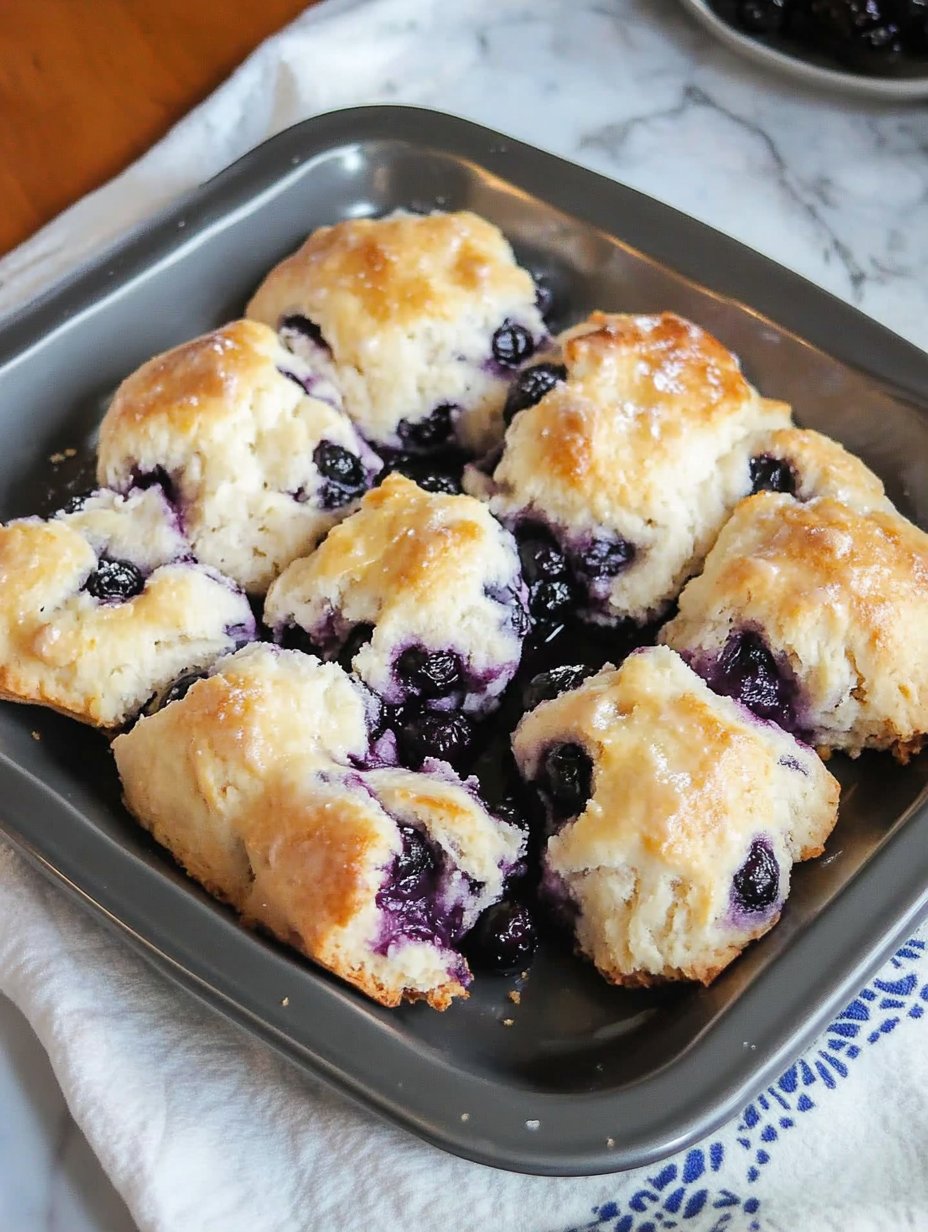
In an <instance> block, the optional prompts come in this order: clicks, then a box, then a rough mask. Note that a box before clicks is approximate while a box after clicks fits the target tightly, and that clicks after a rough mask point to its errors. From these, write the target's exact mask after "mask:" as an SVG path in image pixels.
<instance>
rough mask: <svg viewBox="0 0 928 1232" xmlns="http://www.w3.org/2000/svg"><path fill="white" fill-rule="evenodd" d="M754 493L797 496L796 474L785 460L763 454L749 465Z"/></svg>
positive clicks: (753, 459)
mask: <svg viewBox="0 0 928 1232" xmlns="http://www.w3.org/2000/svg"><path fill="white" fill-rule="evenodd" d="M749 469H750V474H751V491H752V492H785V493H787V494H788V495H789V496H795V495H796V488H797V487H798V480H797V477H796V472H795V471H794V470H793V468H792V466H790V464H789V462H787V461H786V460H785V459H784V458H775V457H773V456H772V454H769V453H761V454H758V455H757V457H755V458H752V459H751V461H750V463H749Z"/></svg>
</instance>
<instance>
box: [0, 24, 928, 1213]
mask: <svg viewBox="0 0 928 1232" xmlns="http://www.w3.org/2000/svg"><path fill="white" fill-rule="evenodd" d="M797 99H798V100H799V102H798V103H797ZM375 101H403V102H419V103H425V104H430V105H434V106H437V107H442V108H444V109H447V110H452V111H456V112H458V113H460V114H465V115H468V116H470V117H472V118H475V119H480V120H483V121H484V122H487V123H490V124H492V125H494V126H496V127H498V128H502V129H505V130H508V131H509V132H511V133H513V134H514V135H516V136H521V137H524V138H525V139H527V140H530V141H534V142H535V143H536V144H541V145H545V146H548V147H549V148H554V149H555V150H557V151H558V152H560V153H565V154H568V155H573V156H575V157H579V158H582V159H583V160H585V161H587V162H590V163H592V164H595V165H596V166H598V167H599V169H602V170H612V171H613V172H614V173H616V174H620V175H621V176H622V177H623V178H625V179H627V180H628V181H629V182H632V183H634V184H635V185H636V186H639V187H644V188H646V189H648V190H650V191H654V192H658V193H659V194H660V195H663V196H665V197H666V198H668V199H671V200H672V201H673V203H674V204H677V205H680V206H681V207H682V208H685V209H688V210H689V212H691V213H694V214H698V215H701V216H703V217H705V218H707V219H708V220H709V221H711V222H715V223H716V224H717V225H721V226H723V227H724V228H725V229H727V230H730V231H732V232H734V233H737V234H739V236H740V237H741V238H744V239H747V240H749V241H753V242H754V243H755V245H756V246H758V247H761V248H764V249H766V251H768V252H769V253H771V255H773V256H777V257H779V258H780V259H782V260H786V261H788V262H789V263H791V264H793V265H794V267H796V268H798V269H801V270H803V271H805V272H807V273H809V274H811V275H812V276H813V277H815V278H816V279H817V280H818V281H820V282H822V283H825V284H827V285H829V286H830V287H832V289H834V290H836V291H837V292H838V293H839V294H843V295H845V296H846V297H847V298H852V299H856V300H857V301H858V302H859V303H861V304H862V305H863V306H864V307H865V308H867V309H869V310H870V311H872V312H873V313H874V314H876V315H881V316H882V317H883V319H885V320H887V321H888V322H890V323H892V324H894V325H895V326H896V327H897V328H899V329H901V330H905V331H907V332H908V333H909V335H910V336H912V337H913V338H915V340H916V341H922V342H924V341H925V340H926V329H925V322H926V321H928V311H926V309H928V290H926V288H928V279H926V278H925V277H924V271H925V268H926V262H928V242H926V231H928V228H924V227H922V228H918V227H908V228H906V227H905V226H904V225H902V224H903V222H904V220H905V219H906V218H908V217H909V216H910V213H911V211H912V210H913V208H915V206H916V205H917V203H919V202H924V200H925V199H926V198H928V169H926V167H925V165H924V160H922V161H921V162H918V161H917V159H916V158H915V157H914V156H915V151H916V148H917V145H918V142H919V140H920V138H919V136H918V126H917V124H916V123H915V121H914V119H913V118H912V116H911V113H906V112H903V111H898V112H897V111H892V110H890V109H885V108H883V109H871V110H866V109H862V108H855V107H853V106H850V105H848V106H837V105H834V104H830V103H828V102H825V101H821V102H820V101H816V100H813V99H811V98H803V97H802V96H801V93H800V92H798V91H797V90H796V89H795V87H793V86H792V85H790V86H789V87H788V88H787V87H783V86H781V85H779V84H778V83H777V82H776V80H775V79H771V78H761V79H759V80H758V79H755V78H754V77H753V76H752V75H750V74H749V73H748V72H747V71H746V70H743V69H742V68H741V67H739V66H738V65H737V64H736V62H734V61H732V60H730V59H729V58H728V56H727V53H723V52H720V51H718V50H716V49H715V48H714V47H713V46H712V45H711V44H710V43H708V42H707V41H706V39H705V38H704V36H703V35H701V34H699V33H697V32H695V31H694V30H692V29H690V27H688V26H687V25H686V24H685V22H683V21H682V19H680V18H679V17H678V16H677V15H676V13H675V11H674V10H673V9H672V7H671V5H670V4H669V3H663V2H661V0H638V2H635V0H624V2H623V0H615V3H611V4H610V3H606V4H604V3H602V0H532V3H531V4H528V3H517V2H515V0H492V2H491V0H470V3H468V4H465V5H459V6H452V5H448V4H447V3H444V2H441V3H439V2H438V0H368V2H367V3H364V2H361V0H328V2H327V3H325V4H323V5H322V6H321V7H320V8H318V9H315V10H312V11H311V12H310V13H308V14H307V15H304V17H303V18H301V19H300V20H299V21H298V22H297V23H295V24H294V25H293V26H292V27H290V28H289V29H288V30H287V31H284V32H283V33H282V34H280V35H279V36H277V37H276V38H274V39H272V40H270V41H269V42H268V43H266V44H265V45H264V46H263V47H262V48H261V49H260V50H259V51H258V52H257V53H256V54H255V55H254V56H253V57H252V58H251V59H250V60H249V61H248V62H247V63H246V64H245V65H244V66H243V67H242V68H241V69H240V70H239V72H238V73H237V74H236V75H235V76H234V77H233V78H232V79H231V80H230V81H229V82H228V83H227V84H226V85H225V86H224V87H223V88H222V89H220V90H219V91H218V92H217V94H216V95H214V96H213V97H212V98H211V99H210V100H208V102H207V103H205V104H204V105H203V106H202V107H201V108H199V109H198V110H197V111H196V112H194V113H192V114H191V115H190V116H189V117H188V118H187V119H185V120H184V121H183V122H182V123H181V124H180V125H178V126H177V128H175V129H174V130H173V132H172V133H171V134H170V135H169V136H168V137H167V138H166V139H165V140H164V141H163V142H162V143H161V144H160V145H159V146H158V147H156V148H155V149H154V150H152V151H151V152H150V153H149V154H148V155H147V156H146V157H145V158H143V159H142V160H141V161H140V162H139V163H138V164H136V165H135V166H134V167H132V168H130V169H129V170H128V171H127V172H126V173H125V174H124V175H122V176H120V177H119V178H118V179H117V180H116V181H114V182H113V183H112V184H110V185H108V186H107V187H106V188H104V189H102V190H101V191H99V192H98V193H95V194H93V195H92V196H90V197H88V198H87V199H85V200H84V201H82V202H80V203H79V204H78V205H77V206H75V207H74V208H73V209H71V210H69V211H68V212H67V213H66V214H65V215H63V216H62V217H61V218H60V219H58V220H57V221H56V222H55V223H53V224H52V225H51V226H50V227H48V228H46V229H45V230H44V231H43V232H41V233H40V234H39V235H38V236H36V237H35V239H33V240H32V241H30V242H29V243H28V244H26V245H24V246H23V247H22V248H21V249H19V250H18V251H17V252H16V253H13V254H12V255H11V256H10V257H8V258H7V259H6V260H4V261H3V262H0V307H2V308H11V307H14V306H16V305H17V304H19V303H22V302H24V301H25V300H26V299H27V298H29V297H30V296H31V295H33V294H35V293H36V292H37V291H38V290H40V289H42V288H43V287H44V286H46V285H48V283H49V282H51V281H53V280H54V279H55V278H57V277H59V276H61V275H63V274H64V273H66V272H68V271H69V270H70V269H72V268H73V266H74V265H75V264H76V263H78V262H79V261H82V260H84V259H86V258H87V257H88V255H90V254H91V253H93V252H94V251H96V250H98V249H99V248H100V246H101V245H105V244H106V243H108V242H110V241H111V240H112V239H114V238H115V237H116V236H117V235H118V234H120V233H121V232H123V231H124V230H125V229H126V228H127V227H128V226H129V225H131V224H132V223H135V222H138V221H139V220H141V219H143V218H145V217H146V216H148V215H150V214H151V213H152V212H153V211H154V210H155V209H157V208H158V207H159V206H160V205H162V204H164V203H165V202H166V201H168V200H169V199H171V198H173V197H174V196H176V195H177V194H178V193H179V192H181V191H183V190H184V189H186V188H188V187H190V186H191V185H193V184H195V183H196V182H198V181H200V180H202V179H203V178H205V177H207V176H208V175H211V174H213V173H214V172H215V171H217V170H219V169H220V168H221V167H222V166H224V165H226V164H227V163H228V162H230V161H231V160H232V159H234V158H235V157H237V156H238V155H239V154H241V153H243V152H244V151H245V150H246V149H248V148H250V147H251V146H253V145H254V144H256V143H257V142H258V141H260V140H261V139H263V138H264V137H266V136H269V135H271V134H272V133H273V132H275V131H278V130H279V129H280V128H282V127H285V126H286V125H287V124H290V123H293V122H295V121H296V120H299V119H302V118H305V117H306V116H308V115H310V114H313V113H315V112H318V111H321V110H326V109H330V108H332V107H335V106H342V105H348V104H352V103H362V102H375ZM800 104H801V105H800ZM765 125H766V126H767V127H765ZM771 126H773V133H772V135H771V131H770V129H771ZM813 130H814V142H815V148H816V159H817V160H818V161H817V168H818V171H817V175H818V177H819V178H818V179H816V180H815V181H814V182H813V180H812V179H811V178H809V179H806V178H804V177H803V175H802V174H800V172H799V170H798V168H799V166H800V164H801V153H802V148H803V145H804V144H808V143H809V142H810V141H812V140H813ZM849 141H850V146H851V148H850V149H848V142H849ZM655 142H656V143H657V145H656V146H655ZM862 150H865V151H867V152H868V157H871V158H872V162H873V166H867V167H866V168H864V167H862V164H863V163H864V162H866V159H864V158H863V157H862V154H861V151H862ZM910 156H911V157H910ZM668 160H670V162H671V163H672V173H669V172H668ZM874 167H875V168H876V170H874ZM823 177H824V179H826V180H827V188H826V187H823V185H822V182H821V181H822V178H823ZM835 184H838V185H839V187H840V190H841V191H840V193H836V192H835V191H834V186H835ZM839 198H841V201H840V202H839ZM887 220H889V221H887ZM896 221H898V222H899V226H898V227H897V226H896ZM926 954H928V947H926V941H925V939H924V936H922V935H919V936H918V937H915V938H913V939H912V941H911V942H910V943H909V944H907V945H906V946H905V947H903V949H902V950H900V952H899V953H898V955H897V956H896V958H895V959H894V960H893V961H892V962H891V963H890V964H889V965H888V966H887V968H886V969H885V970H884V972H883V973H881V975H880V977H879V978H878V979H876V980H874V981H873V982H872V983H871V984H870V985H869V986H868V987H867V988H866V989H864V990H863V991H862V992H861V994H860V996H859V997H857V998H856V999H855V1000H854V1002H853V1003H852V1005H850V1006H849V1007H848V1009H847V1010H846V1011H845V1012H844V1013H843V1014H842V1015H841V1016H840V1017H839V1018H838V1019H837V1021H836V1022H835V1023H834V1024H833V1026H832V1028H831V1029H830V1030H829V1031H828V1032H826V1033H825V1035H824V1036H823V1037H822V1038H821V1040H819V1042H818V1043H817V1045H816V1046H815V1047H813V1048H811V1049H809V1051H808V1052H807V1053H806V1056H805V1058H804V1059H803V1060H802V1061H801V1062H799V1063H798V1064H797V1065H796V1066H794V1067H792V1068H791V1069H790V1070H789V1071H788V1072H787V1073H786V1074H784V1075H783V1077H782V1078H781V1079H780V1080H779V1081H778V1082H777V1083H776V1084H774V1085H773V1086H772V1087H770V1088H769V1089H768V1090H767V1091H765V1092H764V1093H763V1094H761V1095H760V1096H759V1097H758V1098H757V1099H756V1100H755V1101H754V1102H753V1103H752V1104H751V1106H750V1107H749V1108H748V1109H747V1110H746V1111H745V1113H744V1115H743V1116H742V1117H741V1118H740V1120H739V1121H738V1122H737V1123H736V1124H732V1125H730V1126H728V1127H727V1128H726V1129H725V1130H724V1131H720V1132H719V1133H718V1134H715V1135H713V1136H712V1137H711V1138H710V1139H709V1140H708V1141H706V1142H705V1143H703V1144H701V1145H700V1146H699V1147H698V1148H694V1149H692V1150H689V1151H684V1152H683V1153H682V1154H681V1155H679V1156H678V1157H675V1158H674V1159H671V1160H669V1161H667V1162H666V1163H664V1164H662V1165H657V1166H655V1167H652V1168H648V1169H644V1170H640V1171H638V1172H636V1173H631V1174H627V1175H625V1176H615V1177H596V1178H587V1179H572V1180H554V1179H546V1178H533V1177H520V1176H516V1175H511V1174H505V1173H501V1172H496V1171H493V1170H492V1169H488V1168H484V1167H480V1166H477V1165H473V1164H469V1163H466V1162H463V1161H460V1160H456V1159H452V1158H451V1157H449V1156H446V1155H443V1154H442V1153H440V1152H438V1151H436V1150H434V1149H432V1148H430V1147H428V1146H425V1145H423V1144H422V1143H420V1142H418V1141H417V1140H416V1139H414V1138H413V1137H411V1136H410V1135H408V1134H405V1133H403V1132H401V1131H399V1130H396V1129H393V1128H391V1127H389V1126H386V1125H384V1124H382V1123H381V1122H380V1121H378V1120H377V1119H376V1118H374V1117H373V1116H371V1115H368V1114H366V1113H364V1112H362V1111H359V1110H358V1109H357V1108H355V1107H354V1106H353V1105H350V1104H348V1103H347V1102H346V1101H344V1100H343V1099H342V1098H340V1097H339V1096H336V1095H333V1094H331V1093H329V1092H327V1091H326V1090H325V1089H324V1088H322V1087H321V1086H320V1085H319V1084H318V1083H316V1082H315V1081H313V1080H312V1079H311V1078H308V1077H306V1076H304V1075H302V1074H301V1073H299V1072H298V1071H297V1070H296V1069H294V1068H293V1067H292V1066H290V1065H289V1064H287V1063H285V1062H283V1061H282V1060H280V1059H279V1058H278V1057H276V1056H275V1055H274V1054H273V1053H271V1052H270V1051H269V1050H268V1049H267V1048H265V1047H264V1046H263V1045H261V1044H259V1043H257V1042H255V1041H252V1040H251V1039H249V1038H248V1037H246V1036H245V1035H244V1034H242V1033H240V1032H239V1031H238V1030H236V1029H235V1028H233V1027H231V1026H229V1025H227V1024H226V1023H225V1022H224V1021H223V1020H221V1019H220V1018H219V1017H218V1016H216V1015H213V1014H212V1013H210V1012H208V1011H207V1010H205V1009H202V1008H201V1007H200V1006H199V1005H198V1004H196V1003H195V1002H193V1001H192V1000H191V999H190V998H188V997H187V996H185V995H184V994H182V993H180V992H178V991H177V990H175V989H174V988H173V987H172V986H170V985H169V984H168V983H167V982H166V981H165V980H163V979H162V978H161V977H160V976H158V975H157V974H155V973H153V972H152V971H150V970H149V969H148V968H147V966H146V965H145V964H144V963H143V962H142V961H141V960H140V959H139V958H138V957H136V956H135V955H134V954H133V953H132V952H130V951H129V950H128V949H126V948H125V947H124V946H123V945H121V944H120V943H119V942H118V941H117V940H115V939H114V938H113V937H112V936H111V935H110V934H109V933H107V932H105V931H103V930H102V929H101V927H100V926H99V925H98V924H96V923H95V922H94V921H93V920H91V919H89V918H88V917H86V916H85V915H84V914H83V913H82V912H80V911H79V910H78V909H77V908H76V907H74V906H73V905H72V904H71V903H70V902H69V901H67V900H65V899H64V898H63V896H62V895H61V894H60V892H59V891H58V890H56V889H55V888H54V887H52V886H50V885H47V884H46V883H45V882H44V881H43V880H42V879H40V878H39V877H38V876H37V875H36V874H35V873H34V872H33V871H32V870H30V869H29V868H28V867H26V866H25V865H24V864H23V862H22V861H21V860H20V859H19V858H18V857H17V856H15V855H14V854H13V853H12V852H11V851H9V850H8V849H7V848H5V847H3V846H2V845H0V990H2V991H3V992H5V993H7V994H8V995H9V996H10V997H11V998H12V999H13V1000H14V1001H15V1003H16V1004H17V1005H18V1006H19V1007H20V1008H21V1010H22V1011H23V1012H24V1014H25V1015H26V1017H27V1018H28V1019H29V1021H30V1022H31V1023H32V1025H33V1027H34V1028H35V1030H36V1032H37V1034H38V1036H39V1038H40V1039H41V1041H42V1042H43V1044H44V1045H45V1047H46V1048H47V1050H48V1052H49V1055H50V1057H51V1059H52V1063H53V1066H54V1068H55V1072H56V1074H57V1076H58V1079H59V1081H60V1082H61V1085H62V1089H63V1091H64V1093H65V1095H66V1098H67V1100H68V1104H69V1106H70V1108H71V1110H72V1112H73V1114H74V1116H75V1118H76V1120H77V1121H78V1123H79V1124H80V1126H81V1127H82V1129H83V1131H84V1132H85V1134H86V1135H87V1137H88V1139H89V1140H90V1142H91V1144H92V1145H93V1147H94V1149H95V1150H96V1151H97V1153H98V1155H99V1156H100V1159H101V1160H102V1162H103V1164H104V1167H105V1168H106V1170H107V1171H108V1173H109V1174H110V1176H111V1177H112V1179H113V1181H114V1183H115V1185H116V1187H117V1188H118V1189H119V1191H120V1192H121V1193H122V1194H123V1196H124V1197H125V1199H126V1201H127V1203H128V1205H129V1207H130V1209H131V1211H132V1213H133V1215H134V1217H135V1219H136V1220H137V1222H138V1224H139V1227H140V1229H141V1230H142V1232H201V1230H202V1232H330V1230H332V1232H343V1230H344V1232H355V1230H358V1232H361V1230H364V1232H368V1230H371V1232H373V1230H374V1229H376V1232H437V1230H440V1232H483V1230H485V1229H486V1230H488V1232H564V1230H565V1229H567V1228H582V1229H602V1230H609V1232H658V1229H670V1228H681V1229H690V1230H691V1232H711V1230H714V1229H722V1228H725V1229H728V1232H747V1230H749V1229H759V1230H763V1232H771V1230H782V1232H838V1230H841V1232H883V1230H884V1229H886V1230H887V1232H889V1230H890V1229H892V1230H893V1232H898V1230H899V1229H906V1228H910V1229H924V1228H928V1150H926V1148H928V1101H926V1099H925V1097H924V1094H925V1092H926V1090H928V1049H926V1047H925V1044H926V1034H925V1031H926V1027H925V1013H924V1011H925V1008H926V1004H928V958H926Z"/></svg>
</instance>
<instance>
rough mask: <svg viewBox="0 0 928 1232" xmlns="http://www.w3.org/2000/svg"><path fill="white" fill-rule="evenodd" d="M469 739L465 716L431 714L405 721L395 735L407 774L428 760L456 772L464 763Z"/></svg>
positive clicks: (424, 712)
mask: <svg viewBox="0 0 928 1232" xmlns="http://www.w3.org/2000/svg"><path fill="white" fill-rule="evenodd" d="M473 739H474V729H473V725H472V723H471V722H470V720H469V719H468V718H467V717H466V716H465V715H463V714H446V713H441V712H438V711H434V710H422V711H419V712H418V713H415V714H413V715H412V716H411V717H409V718H405V719H404V721H403V723H402V725H401V726H400V728H399V729H398V731H397V740H398V744H399V750H400V756H401V758H402V761H403V763H404V764H405V765H407V766H409V768H410V769H411V770H418V769H419V767H420V766H421V765H422V763H423V762H424V761H426V760H427V759H429V758H434V759H435V760H436V761H446V762H447V763H448V764H449V765H450V766H454V767H455V768H457V767H459V766H461V765H462V764H463V762H464V761H465V760H466V758H467V755H468V753H469V752H470V749H471V745H472V743H473Z"/></svg>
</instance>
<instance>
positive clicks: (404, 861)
mask: <svg viewBox="0 0 928 1232" xmlns="http://www.w3.org/2000/svg"><path fill="white" fill-rule="evenodd" d="M398 829H399V832H400V838H401V840H402V843H403V848H402V851H401V852H400V854H399V855H398V856H397V857H396V863H395V864H394V866H393V878H392V880H393V886H392V892H393V894H394V895H396V897H398V898H423V897H424V896H425V895H426V894H427V893H428V891H429V889H430V888H431V887H429V885H428V884H427V882H428V878H429V876H430V875H431V874H434V872H435V858H434V856H433V855H432V852H431V850H430V849H429V844H428V842H427V841H426V839H425V836H424V835H423V834H421V833H420V832H419V831H418V830H417V829H416V828H415V827H414V826H406V825H401V826H399V827H398Z"/></svg>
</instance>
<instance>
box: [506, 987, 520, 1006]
mask: <svg viewBox="0 0 928 1232" xmlns="http://www.w3.org/2000/svg"><path fill="white" fill-rule="evenodd" d="M506 996H507V997H508V998H509V1000H510V1001H511V1002H512V1004H513V1005H521V1003H522V994H521V993H520V992H519V990H518V988H510V990H509V992H507V993H506Z"/></svg>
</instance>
